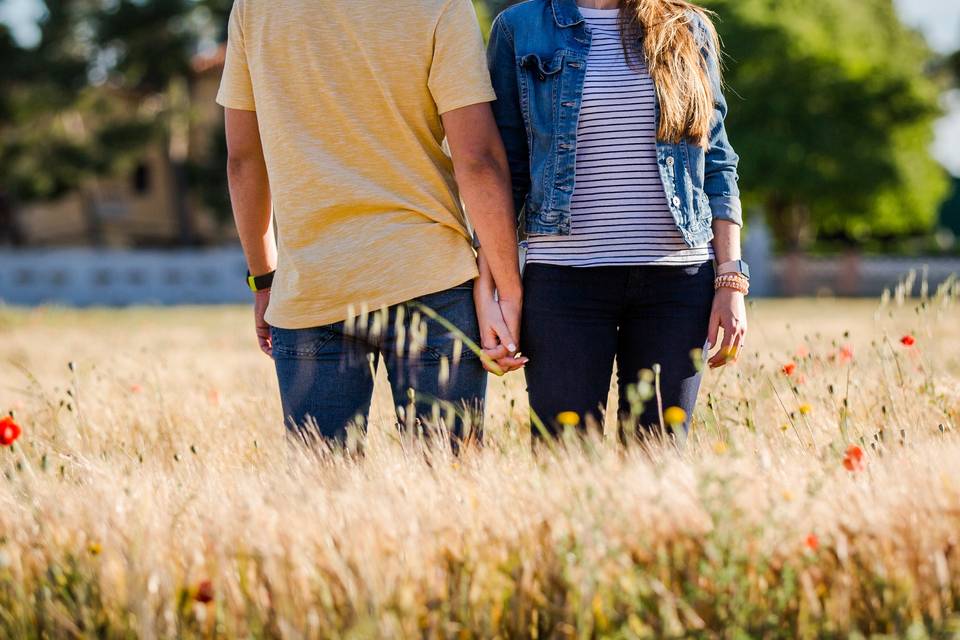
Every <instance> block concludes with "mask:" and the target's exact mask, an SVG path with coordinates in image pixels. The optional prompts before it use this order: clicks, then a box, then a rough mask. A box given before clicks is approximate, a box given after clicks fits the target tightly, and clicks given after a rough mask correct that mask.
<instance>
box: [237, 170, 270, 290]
mask: <svg viewBox="0 0 960 640" xmlns="http://www.w3.org/2000/svg"><path fill="white" fill-rule="evenodd" d="M227 174H228V179H229V183H230V201H231V203H232V204H233V217H234V220H235V221H236V224H237V233H238V234H239V236H240V244H241V245H242V246H243V253H244V255H245V256H246V258H247V267H248V268H249V269H250V273H252V274H253V275H262V274H265V273H269V272H270V271H273V270H274V269H276V268H277V243H276V239H275V237H274V233H273V215H272V211H271V200H270V182H269V180H268V178H267V169H266V166H265V165H264V163H263V158H262V157H261V158H243V159H233V158H231V159H230V161H229V163H228V169H227Z"/></svg>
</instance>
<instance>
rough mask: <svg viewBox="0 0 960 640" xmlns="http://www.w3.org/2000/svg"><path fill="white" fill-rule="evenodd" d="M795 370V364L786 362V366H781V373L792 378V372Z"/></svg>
mask: <svg viewBox="0 0 960 640" xmlns="http://www.w3.org/2000/svg"><path fill="white" fill-rule="evenodd" d="M796 370H797V363H796V362H788V363H787V364H785V365H783V369H782V371H783V373H784V374H785V375H788V376H792V375H793V372H794V371H796Z"/></svg>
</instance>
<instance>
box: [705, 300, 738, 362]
mask: <svg viewBox="0 0 960 640" xmlns="http://www.w3.org/2000/svg"><path fill="white" fill-rule="evenodd" d="M721 328H722V329H723V344H721V345H720V349H719V351H717V352H716V353H715V354H714V355H713V357H712V358H710V361H709V364H710V368H711V369H716V368H717V367H722V366H723V365H725V364H728V363H730V362H736V361H737V358H738V357H739V355H740V349H742V348H743V345H744V338H745V337H746V335H747V305H746V303H745V302H744V296H743V294H742V293H740V292H739V291H734V290H733V289H727V288H725V287H722V288H720V289H717V292H716V295H715V296H714V298H713V311H711V313H710V331H709V333H708V336H707V343H708V349H712V348H713V347H714V346H715V345H716V344H717V341H718V340H719V338H720V329H721Z"/></svg>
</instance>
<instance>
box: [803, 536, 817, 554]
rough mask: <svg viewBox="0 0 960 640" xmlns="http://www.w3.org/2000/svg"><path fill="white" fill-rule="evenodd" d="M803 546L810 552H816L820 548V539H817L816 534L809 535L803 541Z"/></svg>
mask: <svg viewBox="0 0 960 640" xmlns="http://www.w3.org/2000/svg"><path fill="white" fill-rule="evenodd" d="M803 544H804V545H805V546H806V547H807V549H810V551H816V550H817V549H819V548H820V538H818V537H817V534H815V533H811V534H810V535H808V536H807V538H806V540H804V541H803Z"/></svg>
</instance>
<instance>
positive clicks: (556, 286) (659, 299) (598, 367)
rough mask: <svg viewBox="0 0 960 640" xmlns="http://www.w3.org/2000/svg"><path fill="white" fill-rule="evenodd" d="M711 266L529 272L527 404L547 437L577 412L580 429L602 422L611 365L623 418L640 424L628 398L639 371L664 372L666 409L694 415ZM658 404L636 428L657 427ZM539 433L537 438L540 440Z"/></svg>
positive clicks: (649, 406)
mask: <svg viewBox="0 0 960 640" xmlns="http://www.w3.org/2000/svg"><path fill="white" fill-rule="evenodd" d="M713 279H714V272H713V264H712V263H710V262H707V263H704V264H701V265H696V266H692V267H670V266H643V267H587V268H582V267H563V266H553V265H546V264H529V265H527V266H526V269H525V270H524V303H523V328H522V332H521V337H522V339H523V351H524V354H525V355H527V356H528V357H529V358H530V362H529V363H528V364H527V366H526V368H525V370H526V374H527V387H528V391H529V393H530V406H531V409H532V410H533V411H534V412H535V413H536V415H537V416H539V417H540V419H541V420H543V422H544V424H545V426H546V427H547V428H548V430H550V431H553V432H556V431H557V430H558V428H559V427H558V425H557V424H556V417H557V415H558V414H560V413H561V412H564V411H575V412H576V413H577V414H579V415H580V416H581V418H582V422H581V424H585V423H587V422H588V421H590V420H591V419H592V420H593V421H596V422H597V423H598V424H601V425H602V424H603V408H604V407H605V406H606V403H607V395H608V393H609V391H610V376H611V374H612V373H613V362H614V358H616V361H617V367H618V371H619V397H620V402H619V413H620V417H621V419H622V420H626V419H635V420H636V416H635V415H632V414H635V411H634V410H633V407H631V405H630V401H629V397H628V393H627V390H628V388H629V387H630V386H631V385H636V384H637V383H638V382H639V379H640V371H641V370H643V369H648V370H650V369H652V368H653V365H654V364H659V365H660V367H661V376H660V388H661V393H662V398H663V408H664V409H666V408H668V407H672V406H676V407H680V408H682V409H684V411H686V413H687V415H688V416H692V415H693V410H694V408H695V406H696V402H697V394H698V392H699V390H700V381H701V374H700V373H699V372H698V368H697V366H695V364H694V361H693V358H692V357H691V351H693V350H695V349H699V348H702V347H703V346H704V343H705V342H706V340H707V329H708V327H709V321H710V311H711V308H712V306H713V294H714V289H713ZM659 423H660V417H659V411H658V408H657V402H656V399H654V400H652V401H650V402H647V403H646V404H645V405H644V407H643V411H642V413H641V415H640V416H639V419H638V420H636V424H635V425H634V426H635V427H636V428H637V432H638V435H643V433H644V429H643V428H650V427H651V426H655V425H659ZM534 434H535V435H537V432H536V431H535V433H534Z"/></svg>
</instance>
